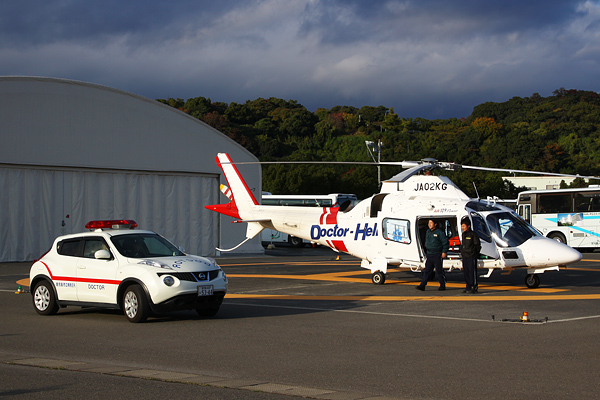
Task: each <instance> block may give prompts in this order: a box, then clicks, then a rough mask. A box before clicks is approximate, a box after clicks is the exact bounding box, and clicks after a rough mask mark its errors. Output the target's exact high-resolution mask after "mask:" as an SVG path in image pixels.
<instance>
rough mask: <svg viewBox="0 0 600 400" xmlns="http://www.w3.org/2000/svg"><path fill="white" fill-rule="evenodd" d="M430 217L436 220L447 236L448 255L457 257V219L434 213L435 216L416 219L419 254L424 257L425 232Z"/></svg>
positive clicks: (458, 242) (458, 247)
mask: <svg viewBox="0 0 600 400" xmlns="http://www.w3.org/2000/svg"><path fill="white" fill-rule="evenodd" d="M430 219H432V220H434V221H436V222H437V225H438V228H440V229H441V230H442V231H443V232H444V233H445V234H446V237H447V238H448V243H449V251H448V257H450V258H452V257H453V256H456V257H458V254H459V250H460V234H459V231H458V224H457V219H456V217H455V216H449V217H440V216H439V215H436V216H435V217H421V218H419V220H418V230H419V252H420V254H421V257H422V259H425V253H426V251H425V233H426V232H427V229H429V227H428V226H427V224H428V223H429V220H430Z"/></svg>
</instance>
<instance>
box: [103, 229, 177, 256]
mask: <svg viewBox="0 0 600 400" xmlns="http://www.w3.org/2000/svg"><path fill="white" fill-rule="evenodd" d="M110 240H111V241H112V242H113V244H114V245H115V247H116V248H117V250H118V251H119V253H121V254H122V255H123V256H125V257H130V258H152V257H170V256H183V255H184V254H183V253H182V252H181V251H180V250H179V249H177V247H175V246H173V244H171V243H170V242H169V241H168V240H167V239H165V238H163V237H162V236H160V235H156V234H149V233H148V234H127V235H118V236H113V237H112V238H111V239H110Z"/></svg>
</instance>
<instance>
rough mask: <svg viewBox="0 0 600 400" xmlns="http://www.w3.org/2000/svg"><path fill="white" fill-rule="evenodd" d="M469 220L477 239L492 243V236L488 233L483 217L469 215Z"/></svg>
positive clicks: (473, 214) (474, 214)
mask: <svg viewBox="0 0 600 400" xmlns="http://www.w3.org/2000/svg"><path fill="white" fill-rule="evenodd" d="M471 218H472V220H473V231H475V233H477V235H478V236H479V239H481V240H484V241H486V242H488V243H492V235H490V231H489V229H488V227H487V224H486V223H485V221H484V219H483V217H482V216H481V215H479V214H476V213H471Z"/></svg>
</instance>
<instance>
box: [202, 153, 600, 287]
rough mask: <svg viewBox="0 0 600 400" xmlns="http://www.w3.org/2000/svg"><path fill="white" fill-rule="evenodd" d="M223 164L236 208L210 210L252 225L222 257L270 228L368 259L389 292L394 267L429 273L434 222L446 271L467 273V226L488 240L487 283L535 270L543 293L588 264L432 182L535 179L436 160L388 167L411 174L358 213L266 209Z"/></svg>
mask: <svg viewBox="0 0 600 400" xmlns="http://www.w3.org/2000/svg"><path fill="white" fill-rule="evenodd" d="M216 160H217V164H218V165H219V166H220V167H221V169H222V170H223V172H224V174H225V178H226V179H227V182H228V184H229V188H227V187H226V186H224V185H221V191H222V192H223V193H224V194H225V195H226V196H227V197H228V198H229V200H230V202H229V203H227V204H216V205H207V206H205V207H206V208H207V209H209V210H213V211H216V212H218V213H221V214H224V215H228V216H230V217H233V218H236V219H237V221H234V222H245V223H247V224H248V227H247V231H246V239H245V240H244V241H243V242H242V243H240V244H239V245H238V246H236V247H234V248H232V249H228V250H223V249H218V250H221V251H230V250H234V249H236V248H237V247H239V246H241V245H242V244H243V243H245V242H246V241H248V240H250V239H252V238H254V237H256V236H257V235H258V234H259V233H260V232H261V231H262V230H263V229H265V228H269V229H274V230H277V231H280V232H284V233H287V234H289V235H293V236H296V237H299V238H302V239H305V240H308V241H311V242H313V243H316V244H319V245H323V246H327V247H330V248H332V249H333V250H335V251H337V252H344V253H348V254H351V255H353V256H355V257H358V258H360V259H361V260H362V262H361V267H362V268H366V269H368V270H370V271H371V274H372V276H371V278H372V281H373V283H374V284H383V283H384V282H385V278H386V273H387V270H388V267H389V266H394V267H399V268H408V269H410V270H412V271H413V272H418V271H421V270H422V269H423V268H424V267H425V252H424V249H423V242H424V239H423V238H424V234H425V231H426V229H427V223H428V220H429V219H434V220H435V221H437V222H438V226H439V227H440V228H441V229H444V230H445V232H446V233H447V235H448V237H449V238H450V248H451V251H450V252H449V253H448V257H447V258H446V259H444V262H443V264H444V269H447V270H450V271H451V270H453V269H462V262H461V260H460V254H459V252H458V251H456V250H458V249H457V246H458V245H459V241H458V236H459V226H460V221H461V220H462V218H465V217H466V218H469V219H470V220H471V225H472V227H473V230H474V231H475V232H477V233H478V234H479V237H480V239H481V245H482V248H481V257H480V259H479V260H478V267H479V268H484V269H487V270H488V272H487V274H485V275H482V277H489V276H490V275H491V274H492V272H493V271H494V270H495V269H513V268H518V267H521V268H527V277H526V279H525V284H526V286H527V287H529V288H536V287H538V286H539V284H540V279H539V274H541V273H543V272H545V271H549V270H556V271H558V270H559V267H560V266H565V265H567V264H571V263H575V262H577V261H579V260H581V257H582V256H581V253H579V252H578V251H577V250H575V249H573V248H571V247H569V246H567V245H565V244H563V243H559V242H557V241H555V240H553V239H549V238H546V237H544V236H543V235H542V234H541V233H539V232H538V231H537V230H536V229H535V228H533V227H532V226H531V225H529V224H528V223H527V222H525V221H524V220H523V219H522V218H521V217H519V216H518V215H517V214H516V213H515V212H513V211H512V210H511V209H509V208H507V207H504V206H501V205H498V204H496V203H495V201H494V200H479V199H471V198H469V196H467V195H466V194H465V193H464V192H462V191H461V190H460V189H459V188H458V187H457V186H456V185H455V184H454V183H453V182H452V181H451V180H450V179H449V178H447V177H445V176H435V175H431V171H432V170H433V169H437V168H441V169H448V170H459V169H461V168H464V169H480V170H490V171H506V172H508V171H510V172H522V173H534V172H532V171H520V170H505V169H496V168H480V167H471V166H463V165H458V164H453V163H442V162H437V161H436V160H434V159H424V160H422V161H420V162H401V163H381V164H387V165H401V166H402V167H403V168H409V169H407V170H405V171H403V172H402V173H400V174H398V175H396V176H394V177H393V178H391V179H389V180H386V181H384V182H383V183H382V186H381V191H380V193H377V194H375V195H373V196H371V197H369V198H367V199H365V200H362V201H361V202H359V203H358V204H356V205H355V206H354V207H351V205H346V204H341V205H339V206H335V207H293V206H263V205H260V204H259V203H258V202H257V201H256V199H255V197H254V196H253V194H252V193H251V191H250V190H249V189H248V186H247V185H246V182H245V181H244V179H243V178H242V176H241V175H240V173H239V171H238V170H237V168H236V167H235V165H234V163H233V162H232V161H231V159H230V158H229V155H228V154H226V153H219V154H218V155H217V157H216ZM419 173H424V174H419ZM535 173H536V174H546V173H540V172H535ZM548 174H549V175H559V176H562V174H554V173H548ZM596 179H597V178H596ZM452 250H455V251H454V252H453V251H452Z"/></svg>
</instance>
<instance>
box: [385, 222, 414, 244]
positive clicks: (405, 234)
mask: <svg viewBox="0 0 600 400" xmlns="http://www.w3.org/2000/svg"><path fill="white" fill-rule="evenodd" d="M383 237H384V238H386V239H387V240H392V241H394V242H399V243H405V244H410V242H411V240H410V221H407V220H405V219H393V218H385V219H384V220H383Z"/></svg>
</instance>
